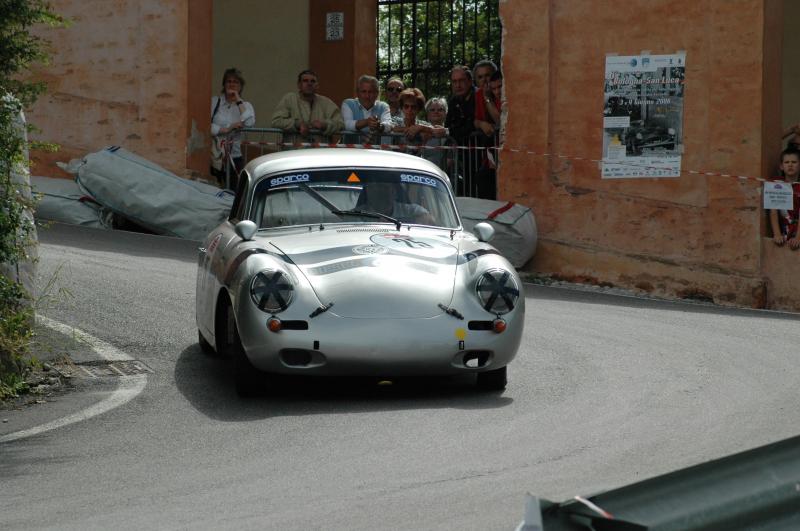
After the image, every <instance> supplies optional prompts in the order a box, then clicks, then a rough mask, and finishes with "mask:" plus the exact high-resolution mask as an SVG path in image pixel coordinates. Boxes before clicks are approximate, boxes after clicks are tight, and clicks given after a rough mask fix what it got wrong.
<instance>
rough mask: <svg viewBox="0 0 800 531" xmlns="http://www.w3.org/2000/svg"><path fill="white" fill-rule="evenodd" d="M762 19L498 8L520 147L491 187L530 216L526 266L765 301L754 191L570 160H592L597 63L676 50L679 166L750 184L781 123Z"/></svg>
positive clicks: (510, 140)
mask: <svg viewBox="0 0 800 531" xmlns="http://www.w3.org/2000/svg"><path fill="white" fill-rule="evenodd" d="M766 4H770V2H766ZM770 9H771V8H770ZM778 11H780V6H778ZM770 13H771V15H772V17H771V18H769V17H766V16H765V2H764V1H762V0H741V1H737V2H716V1H713V0H705V1H696V0H652V1H648V2H644V1H635V2H628V3H627V4H626V5H625V9H624V10H620V9H619V3H618V2H613V1H609V0H597V1H594V2H551V1H547V0H526V1H523V0H507V1H506V2H501V16H502V19H503V24H504V41H503V68H504V73H505V79H506V84H505V94H506V99H507V125H506V127H507V129H506V145H507V146H508V147H516V148H525V149H524V150H523V152H521V153H513V152H504V153H503V155H502V164H501V168H500V178H499V186H500V195H501V196H502V197H504V198H507V199H513V200H515V201H519V202H522V203H525V204H528V205H530V206H531V207H533V209H534V211H535V213H536V217H537V221H538V226H539V230H540V240H539V242H540V243H539V249H538V251H537V254H536V257H535V259H534V261H533V262H532V263H531V264H530V269H532V270H535V271H539V272H544V273H551V274H557V275H559V276H561V277H565V278H581V279H584V280H586V279H589V280H592V279H594V280H596V281H601V282H611V283H613V284H616V285H622V286H628V287H637V288H640V289H644V290H647V291H650V292H653V293H656V294H666V295H671V296H676V295H677V296H694V297H702V298H706V297H709V298H713V299H714V300H715V301H717V302H721V303H732V304H740V305H752V306H763V305H765V304H767V302H766V301H767V297H768V294H767V290H766V281H765V279H764V277H763V275H762V265H761V233H762V223H763V211H762V210H761V208H760V198H761V195H760V194H761V189H760V185H759V183H758V182H757V181H755V180H739V179H735V178H729V177H710V176H704V175H694V174H688V173H684V174H683V175H682V176H681V177H678V178H661V179H613V180H609V179H606V180H603V179H601V178H600V171H599V168H598V165H597V163H596V162H590V161H588V160H578V157H580V158H583V159H598V158H600V152H601V147H602V126H603V123H602V107H603V78H604V69H605V56H606V54H609V53H616V54H619V55H634V54H638V53H640V52H641V51H643V50H648V51H650V53H652V54H664V53H673V52H676V51H679V50H685V51H686V54H687V55H686V66H687V68H686V86H685V103H684V124H683V125H684V141H685V152H684V154H683V169H684V170H706V171H709V170H710V171H714V172H719V173H729V174H733V175H748V176H761V175H762V174H763V172H764V171H765V168H766V167H768V166H769V162H768V159H770V158H771V157H774V152H775V151H774V149H775V146H772V144H774V143H775V142H774V140H773V139H767V138H765V131H767V130H768V129H769V128H770V127H775V128H777V127H779V123H776V124H774V126H772V125H770V124H769V123H768V122H769V120H771V118H770V117H772V116H778V117H779V116H780V102H779V101H778V102H774V101H770V99H768V98H765V94H766V92H765V90H764V86H765V84H767V85H769V86H774V85H775V84H776V83H779V82H780V80H779V79H767V78H765V72H769V73H768V74H767V75H768V76H774V75H776V74H775V73H774V72H777V73H778V75H779V72H780V69H779V68H774V62H775V61H774V59H770V56H768V55H767V51H768V50H771V48H770V47H771V46H773V44H774V38H773V37H772V36H771V35H770V34H768V33H765V26H766V25H767V22H769V21H774V20H775V16H774V15H775V12H774V11H770ZM779 33H780V32H779ZM770 39H772V42H771V41H770ZM778 99H779V98H778ZM776 122H779V119H777V120H776ZM772 136H774V133H773V135H772ZM525 151H534V152H537V153H557V154H564V155H568V158H559V157H546V156H540V155H530V154H528V153H526V152H525ZM798 300H800V297H798Z"/></svg>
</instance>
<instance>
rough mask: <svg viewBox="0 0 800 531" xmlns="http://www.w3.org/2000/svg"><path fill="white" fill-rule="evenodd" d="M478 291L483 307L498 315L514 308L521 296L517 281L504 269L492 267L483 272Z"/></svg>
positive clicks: (479, 279) (477, 286)
mask: <svg viewBox="0 0 800 531" xmlns="http://www.w3.org/2000/svg"><path fill="white" fill-rule="evenodd" d="M476 291H477V292H478V299H479V300H480V301H481V306H483V309H484V310H486V311H487V312H490V313H493V314H497V315H503V314H504V313H508V312H510V311H511V310H513V309H514V306H515V305H516V304H517V299H518V298H519V287H518V286H517V281H516V280H514V276H513V275H512V274H511V273H509V272H508V271H505V270H503V269H490V270H489V271H485V272H484V273H483V274H481V276H480V277H478V283H477V285H476Z"/></svg>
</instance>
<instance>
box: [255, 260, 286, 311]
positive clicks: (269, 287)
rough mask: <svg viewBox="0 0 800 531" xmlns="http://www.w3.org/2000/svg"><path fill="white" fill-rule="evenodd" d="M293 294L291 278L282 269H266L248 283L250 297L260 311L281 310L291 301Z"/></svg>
mask: <svg viewBox="0 0 800 531" xmlns="http://www.w3.org/2000/svg"><path fill="white" fill-rule="evenodd" d="M293 296H294V285H293V282H292V279H291V277H289V275H288V274H286V273H285V272H283V271H275V270H271V269H266V270H264V271H261V272H259V273H257V274H256V275H255V276H254V277H253V281H252V282H251V283H250V298H252V299H253V302H254V303H255V305H256V306H258V309H259V310H261V311H262V312H269V313H278V312H282V311H283V310H285V309H286V308H287V307H288V306H289V305H290V304H291V303H292V298H293Z"/></svg>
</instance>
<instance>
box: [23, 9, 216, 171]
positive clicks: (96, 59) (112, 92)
mask: <svg viewBox="0 0 800 531" xmlns="http://www.w3.org/2000/svg"><path fill="white" fill-rule="evenodd" d="M191 1H192V4H193V9H195V7H198V6H199V4H205V3H206V2H207V1H210V0H201V1H200V2H198V3H197V4H195V0H191ZM189 2H190V0H173V1H171V2H158V1H154V0H153V1H136V0H81V1H78V0H54V1H53V2H51V3H52V5H53V7H54V9H55V11H56V12H58V13H60V14H62V15H64V16H66V17H68V18H69V19H71V20H72V23H71V25H70V26H69V27H67V28H61V29H55V30H53V29H42V30H38V31H39V32H40V34H41V35H43V36H44V37H46V38H48V39H49V40H50V41H51V42H52V44H53V46H52V49H53V56H52V64H51V65H49V66H47V67H44V68H42V69H40V70H39V71H38V72H36V76H37V77H39V78H41V79H43V80H45V81H47V82H48V85H49V89H48V92H47V94H45V95H44V96H43V97H42V98H40V100H39V101H38V102H37V103H36V104H35V106H34V107H33V109H31V110H29V111H28V113H27V114H28V118H29V120H30V122H31V123H33V124H35V125H36V126H38V127H39V128H40V129H41V130H42V132H41V134H38V135H35V136H34V138H36V139H37V140H44V141H47V142H56V143H58V144H60V146H61V148H60V150H59V151H58V152H57V153H54V154H46V153H45V154H43V153H36V154H34V159H35V160H36V161H37V164H36V165H35V166H34V168H33V169H32V171H33V173H34V174H37V175H49V176H66V175H65V174H63V172H60V170H58V168H57V167H56V166H55V161H68V160H70V159H71V158H78V157H82V156H84V155H85V154H87V153H89V152H93V151H97V150H100V149H102V148H104V147H106V146H108V145H121V146H123V147H125V148H126V149H129V150H131V151H134V152H136V153H138V154H140V155H142V156H144V157H146V158H148V159H150V160H152V161H154V162H156V163H158V164H161V165H162V166H164V167H166V168H167V169H169V170H170V171H172V172H174V173H177V174H178V175H184V174H185V170H186V167H187V136H188V131H190V130H191V123H192V120H195V121H196V122H198V124H200V122H202V121H203V117H202V115H201V113H200V112H199V111H197V110H194V106H193V105H194V104H193V103H192V104H190V105H187V100H189V99H192V101H193V97H192V98H190V97H189V95H188V92H189V91H190V90H194V89H192V88H191V87H190V86H189V78H190V76H189V72H188V56H189V49H188V43H189V38H188V33H189ZM198 8H202V6H199V7H198ZM208 86H209V84H208V83H204V84H203V85H200V88H197V90H200V91H201V92H203V100H208V97H209V95H208V89H207V87H208ZM189 108H192V109H193V110H192V112H191V113H190V112H189ZM190 114H191V117H190ZM207 119H208V118H205V120H207ZM201 126H202V125H198V127H201ZM206 127H207V125H206ZM187 130H188V131H187ZM193 160H194V159H193ZM198 164H202V161H201V162H197V161H196V160H195V161H194V162H192V165H193V166H194V165H198Z"/></svg>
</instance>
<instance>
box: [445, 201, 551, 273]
mask: <svg viewBox="0 0 800 531" xmlns="http://www.w3.org/2000/svg"><path fill="white" fill-rule="evenodd" d="M456 206H457V207H458V212H459V214H461V221H462V223H463V224H464V229H466V230H469V231H472V228H473V227H474V226H475V224H476V223H480V222H481V221H485V222H487V223H489V224H491V225H492V226H493V227H494V231H495V235H494V239H492V241H491V242H489V243H491V244H492V245H493V246H494V247H496V248H497V250H498V251H500V253H501V254H502V255H503V256H505V257H506V259H508V261H509V262H511V265H513V266H514V267H517V268H519V267H522V266H523V265H525V262H527V261H528V260H530V259H531V258H532V257H533V254H534V253H535V252H536V240H537V231H536V218H534V216H533V211H532V210H531V209H530V208H528V207H526V206H524V205H520V204H518V203H511V202H507V201H493V200H491V199H475V198H472V197H456Z"/></svg>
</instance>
